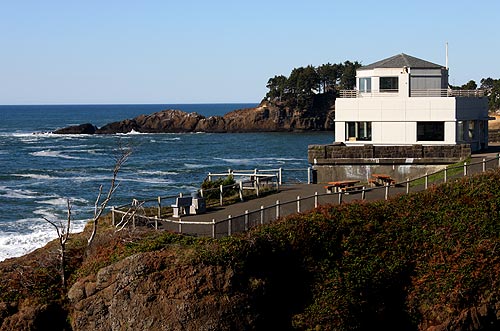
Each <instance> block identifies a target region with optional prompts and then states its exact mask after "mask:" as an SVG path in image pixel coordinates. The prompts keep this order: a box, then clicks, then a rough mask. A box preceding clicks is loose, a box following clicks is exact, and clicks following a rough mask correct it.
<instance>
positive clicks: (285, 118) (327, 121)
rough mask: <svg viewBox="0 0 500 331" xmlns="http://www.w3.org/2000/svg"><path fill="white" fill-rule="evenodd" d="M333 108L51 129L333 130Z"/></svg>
mask: <svg viewBox="0 0 500 331" xmlns="http://www.w3.org/2000/svg"><path fill="white" fill-rule="evenodd" d="M333 127H334V111H333V109H332V107H331V104H326V105H325V104H320V106H316V107H311V109H306V110H297V109H291V108H289V107H286V106H284V105H278V104H271V103H269V102H267V101H263V102H262V103H261V104H260V105H259V106H258V107H256V108H247V109H239V110H235V111H232V112H229V113H227V114H226V115H224V116H211V117H205V116H202V115H200V114H197V113H186V112H183V111H180V110H164V111H160V112H157V113H153V114H150V115H140V116H138V117H136V118H133V119H126V120H123V121H119V122H113V123H109V124H106V125H105V126H103V127H101V128H96V127H95V126H93V125H92V124H82V125H77V126H71V127H67V128H63V129H59V130H56V131H54V133H56V134H94V133H95V134H114V133H128V132H131V131H136V132H142V133H181V132H211V133H219V132H274V131H304V130H333Z"/></svg>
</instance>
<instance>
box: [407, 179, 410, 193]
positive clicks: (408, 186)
mask: <svg viewBox="0 0 500 331" xmlns="http://www.w3.org/2000/svg"><path fill="white" fill-rule="evenodd" d="M409 193H410V178H406V194H409Z"/></svg>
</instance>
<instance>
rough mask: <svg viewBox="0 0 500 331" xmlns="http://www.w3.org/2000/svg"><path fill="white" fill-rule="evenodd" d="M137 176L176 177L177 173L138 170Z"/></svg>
mask: <svg viewBox="0 0 500 331" xmlns="http://www.w3.org/2000/svg"><path fill="white" fill-rule="evenodd" d="M138 173H139V174H143V175H153V176H169V175H178V174H179V173H178V172H175V171H161V170H139V171H138Z"/></svg>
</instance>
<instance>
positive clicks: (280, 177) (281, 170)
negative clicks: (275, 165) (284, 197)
mask: <svg viewBox="0 0 500 331" xmlns="http://www.w3.org/2000/svg"><path fill="white" fill-rule="evenodd" d="M278 174H279V181H278V183H279V184H280V185H282V184H283V169H282V168H279V169H278Z"/></svg>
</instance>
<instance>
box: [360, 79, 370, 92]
mask: <svg viewBox="0 0 500 331" xmlns="http://www.w3.org/2000/svg"><path fill="white" fill-rule="evenodd" d="M371 91H372V79H371V77H368V78H360V79H359V92H362V93H370V92H371Z"/></svg>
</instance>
